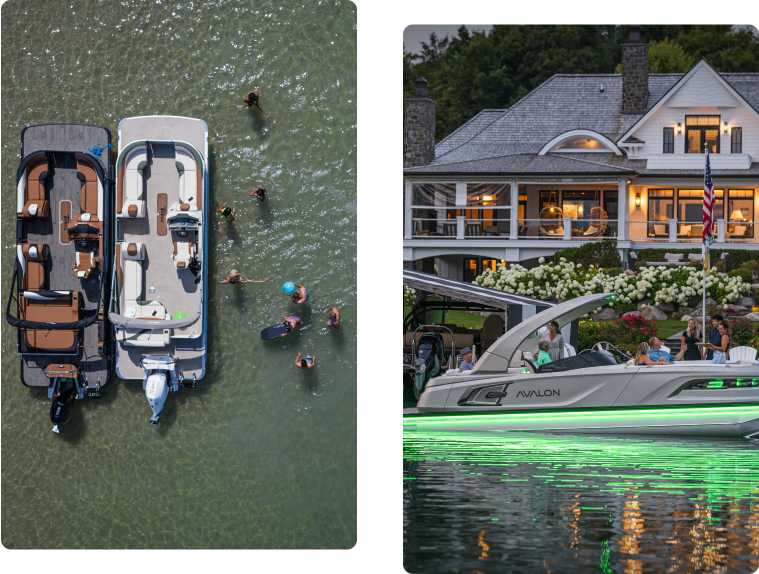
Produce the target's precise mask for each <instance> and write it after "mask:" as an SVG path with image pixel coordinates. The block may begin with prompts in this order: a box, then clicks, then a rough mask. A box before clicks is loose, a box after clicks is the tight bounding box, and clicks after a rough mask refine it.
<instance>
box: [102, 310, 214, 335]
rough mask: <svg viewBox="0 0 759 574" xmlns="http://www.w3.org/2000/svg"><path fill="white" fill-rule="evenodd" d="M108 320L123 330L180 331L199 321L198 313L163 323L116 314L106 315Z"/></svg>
mask: <svg viewBox="0 0 759 574" xmlns="http://www.w3.org/2000/svg"><path fill="white" fill-rule="evenodd" d="M108 318H109V319H110V320H111V323H113V324H114V325H115V326H116V327H121V328H123V329H150V330H151V331H153V330H155V329H182V328H183V327H189V326H190V325H194V324H195V323H196V322H197V320H198V319H200V313H193V314H192V315H188V316H187V317H182V318H181V319H168V320H165V321H155V320H153V319H137V318H134V317H124V315H119V314H118V313H108Z"/></svg>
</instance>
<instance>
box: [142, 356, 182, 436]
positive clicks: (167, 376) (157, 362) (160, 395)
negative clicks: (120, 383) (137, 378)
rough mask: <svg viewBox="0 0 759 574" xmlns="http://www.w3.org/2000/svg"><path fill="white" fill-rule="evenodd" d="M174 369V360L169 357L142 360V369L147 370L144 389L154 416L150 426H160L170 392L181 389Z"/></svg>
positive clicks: (151, 357)
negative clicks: (159, 422)
mask: <svg viewBox="0 0 759 574" xmlns="http://www.w3.org/2000/svg"><path fill="white" fill-rule="evenodd" d="M174 367H175V364H174V359H172V358H171V357H168V356H163V355H148V356H146V357H143V358H142V368H143V369H145V376H144V377H143V379H142V389H143V390H144V391H145V396H146V397H147V398H148V404H150V409H151V410H152V411H153V416H152V417H150V421H148V422H150V424H153V425H157V424H158V419H160V418H161V414H163V406H164V404H165V403H166V397H168V396H169V391H170V390H171V391H176V390H178V389H179V380H178V379H177V373H176V371H175V370H174Z"/></svg>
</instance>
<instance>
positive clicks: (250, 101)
mask: <svg viewBox="0 0 759 574" xmlns="http://www.w3.org/2000/svg"><path fill="white" fill-rule="evenodd" d="M258 98H259V96H258V92H250V93H249V94H248V95H247V96H245V99H244V100H243V102H245V103H246V104H247V105H248V107H250V106H256V107H258Z"/></svg>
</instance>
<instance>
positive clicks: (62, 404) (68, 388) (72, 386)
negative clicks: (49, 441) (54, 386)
mask: <svg viewBox="0 0 759 574" xmlns="http://www.w3.org/2000/svg"><path fill="white" fill-rule="evenodd" d="M77 394H78V391H77V388H76V383H75V382H74V379H70V378H65V379H63V380H62V381H61V383H60V387H59V392H58V394H57V395H56V396H55V397H53V404H52V405H50V420H51V421H53V424H54V425H55V426H54V427H53V432H56V433H59V432H61V425H63V424H65V423H67V422H69V419H70V418H71V411H72V409H73V407H74V399H75V398H76V397H77Z"/></svg>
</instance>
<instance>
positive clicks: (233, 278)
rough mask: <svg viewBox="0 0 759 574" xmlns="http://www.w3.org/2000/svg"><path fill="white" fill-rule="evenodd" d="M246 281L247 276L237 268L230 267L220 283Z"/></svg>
mask: <svg viewBox="0 0 759 574" xmlns="http://www.w3.org/2000/svg"><path fill="white" fill-rule="evenodd" d="M247 281H248V278H247V277H245V275H243V274H242V273H240V272H239V271H238V270H237V269H232V271H230V272H229V275H227V278H226V279H224V281H222V283H246V282H247Z"/></svg>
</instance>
